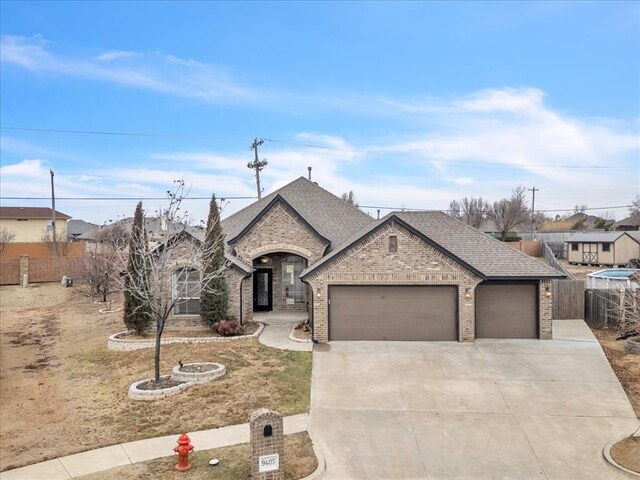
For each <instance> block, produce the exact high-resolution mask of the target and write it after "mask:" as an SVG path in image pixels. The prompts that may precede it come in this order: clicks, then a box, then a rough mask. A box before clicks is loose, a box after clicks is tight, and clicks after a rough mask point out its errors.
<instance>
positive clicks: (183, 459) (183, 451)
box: [173, 433, 193, 472]
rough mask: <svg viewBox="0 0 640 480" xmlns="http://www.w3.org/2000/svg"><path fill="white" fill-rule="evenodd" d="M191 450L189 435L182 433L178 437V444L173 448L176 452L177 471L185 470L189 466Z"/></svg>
mask: <svg viewBox="0 0 640 480" xmlns="http://www.w3.org/2000/svg"><path fill="white" fill-rule="evenodd" d="M191 450H193V445H191V439H190V438H189V435H187V434H186V433H183V434H182V435H180V437H179V438H178V446H177V447H174V449H173V451H174V452H176V453H177V454H178V463H177V464H176V470H177V471H179V472H185V471H187V470H189V469H190V468H191V464H190V463H189V453H190V452H191Z"/></svg>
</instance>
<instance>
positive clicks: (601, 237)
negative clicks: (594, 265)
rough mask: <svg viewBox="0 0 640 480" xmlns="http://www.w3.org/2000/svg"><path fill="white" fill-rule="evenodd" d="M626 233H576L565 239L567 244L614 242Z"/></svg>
mask: <svg viewBox="0 0 640 480" xmlns="http://www.w3.org/2000/svg"><path fill="white" fill-rule="evenodd" d="M625 233H626V232H578V233H574V234H573V235H571V236H570V237H569V238H567V240H566V241H567V242H593V243H598V242H615V241H616V240H617V239H618V238H620V237H621V236H622V235H624V234H625Z"/></svg>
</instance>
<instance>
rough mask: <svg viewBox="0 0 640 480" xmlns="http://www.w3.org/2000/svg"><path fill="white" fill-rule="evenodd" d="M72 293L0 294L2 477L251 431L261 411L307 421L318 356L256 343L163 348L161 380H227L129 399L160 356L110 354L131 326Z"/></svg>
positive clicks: (41, 289)
mask: <svg viewBox="0 0 640 480" xmlns="http://www.w3.org/2000/svg"><path fill="white" fill-rule="evenodd" d="M73 291H74V289H73V288H63V287H61V286H60V285H58V284H47V285H41V286H36V287H29V288H21V287H2V288H0V471H4V470H9V469H12V468H16V467H19V466H23V465H27V464H31V463H36V462H40V461H43V460H47V459H50V458H55V457H59V456H63V455H69V454H72V453H77V452H80V451H84V450H90V449H93V448H98V447H102V446H107V445H113V444H117V443H121V442H127V441H132V440H138V439H142V438H149V437H155V436H159V435H169V434H175V433H176V432H180V431H197V430H203V429H209V428H216V427H220V426H224V425H231V424H236V423H244V422H246V421H247V419H248V416H249V414H250V412H251V411H252V410H254V409H256V408H260V407H267V408H271V409H274V410H277V411H280V412H281V413H282V414H284V415H291V414H295V413H303V412H307V411H308V409H309V396H310V384H311V381H310V378H311V354H310V353H308V352H285V351H281V350H275V349H271V348H269V347H266V346H264V345H262V344H260V343H259V342H258V341H257V339H246V340H238V341H235V342H228V343H220V344H197V345H186V344H175V345H173V344H172V345H165V346H163V347H162V366H161V371H162V373H163V374H168V373H170V372H171V369H172V368H173V367H174V366H175V365H177V364H178V361H180V360H181V361H183V362H184V363H191V362H218V363H222V364H224V365H225V366H226V368H227V375H225V376H224V377H221V378H220V379H218V380H216V381H215V382H211V383H207V384H203V385H198V386H196V387H193V388H191V389H188V390H187V391H185V392H184V393H181V394H179V395H175V396H171V397H167V398H165V399H162V400H159V401H156V402H136V401H134V400H131V399H129V398H128V396H127V392H128V388H129V385H130V384H131V383H133V382H135V381H138V380H143V379H145V378H150V377H152V376H153V349H144V350H135V351H129V352H114V351H110V350H107V348H106V339H107V338H108V336H109V335H110V334H112V333H113V332H116V331H118V329H122V328H123V326H124V325H123V323H122V319H121V317H120V315H99V314H98V313H97V308H96V305H94V304H93V303H92V302H91V300H90V299H87V298H83V297H80V296H76V295H74V294H73ZM118 302H119V304H121V300H118ZM115 304H116V302H114V305H115Z"/></svg>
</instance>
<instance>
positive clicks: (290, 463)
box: [78, 432, 318, 480]
mask: <svg viewBox="0 0 640 480" xmlns="http://www.w3.org/2000/svg"><path fill="white" fill-rule="evenodd" d="M195 447H196V448H197V445H195ZM284 452H285V453H284V455H285V460H284V471H285V478H286V479H288V480H294V479H298V478H303V477H306V476H307V475H310V474H311V473H313V471H314V470H315V469H316V468H317V466H318V461H317V459H316V456H315V453H314V452H313V446H312V444H311V439H310V438H309V436H308V435H307V433H306V432H305V433H296V434H294V435H287V436H286V437H284ZM249 455H250V451H249V444H247V443H244V444H242V445H234V446H231V447H224V448H216V449H213V450H203V451H198V450H194V452H193V453H192V454H191V455H190V456H189V458H190V460H191V470H189V471H188V472H176V471H175V469H174V467H175V464H176V458H175V457H165V458H161V459H158V460H150V461H148V462H144V463H137V464H134V465H127V466H124V467H117V468H113V469H111V470H108V471H106V472H99V473H94V474H91V475H84V476H82V477H78V478H81V479H82V480H120V479H122V478H127V479H130V480H146V479H148V478H153V479H155V480H179V479H185V478H188V479H189V480H209V479H216V480H240V479H250V478H251V471H250V469H249V461H250V457H249ZM212 458H217V459H219V460H220V464H219V465H217V466H215V467H212V466H210V465H209V460H211V459H212Z"/></svg>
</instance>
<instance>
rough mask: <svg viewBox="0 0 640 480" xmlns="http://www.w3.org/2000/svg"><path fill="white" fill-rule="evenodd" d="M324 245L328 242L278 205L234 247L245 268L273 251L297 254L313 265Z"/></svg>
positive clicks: (296, 216)
mask: <svg viewBox="0 0 640 480" xmlns="http://www.w3.org/2000/svg"><path fill="white" fill-rule="evenodd" d="M327 246H328V242H326V241H325V240H322V239H320V238H319V237H318V236H317V235H316V234H315V233H314V232H313V231H312V230H311V229H310V228H309V227H307V226H306V225H305V224H304V222H303V221H302V219H300V218H299V217H298V215H297V214H296V213H295V212H293V211H292V210H290V209H289V208H287V207H285V206H284V205H283V204H282V203H279V202H278V203H276V204H275V205H273V206H272V207H271V208H270V209H269V210H268V211H267V212H265V213H264V215H263V216H262V217H261V218H260V220H258V222H257V223H256V224H255V225H254V226H253V227H251V229H250V230H249V231H248V232H247V233H245V234H244V235H243V236H242V237H241V238H240V239H238V240H237V241H236V242H235V243H234V244H233V247H234V251H235V254H236V256H237V257H238V258H239V259H240V260H241V261H242V262H244V263H246V264H247V265H251V264H252V263H253V260H254V259H255V258H258V257H259V256H261V255H266V254H268V253H275V252H288V253H294V254H296V255H300V256H301V257H304V258H306V259H307V262H308V265H313V264H314V263H315V262H317V261H318V260H320V258H322V256H323V255H324V252H325V250H326V249H327Z"/></svg>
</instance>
